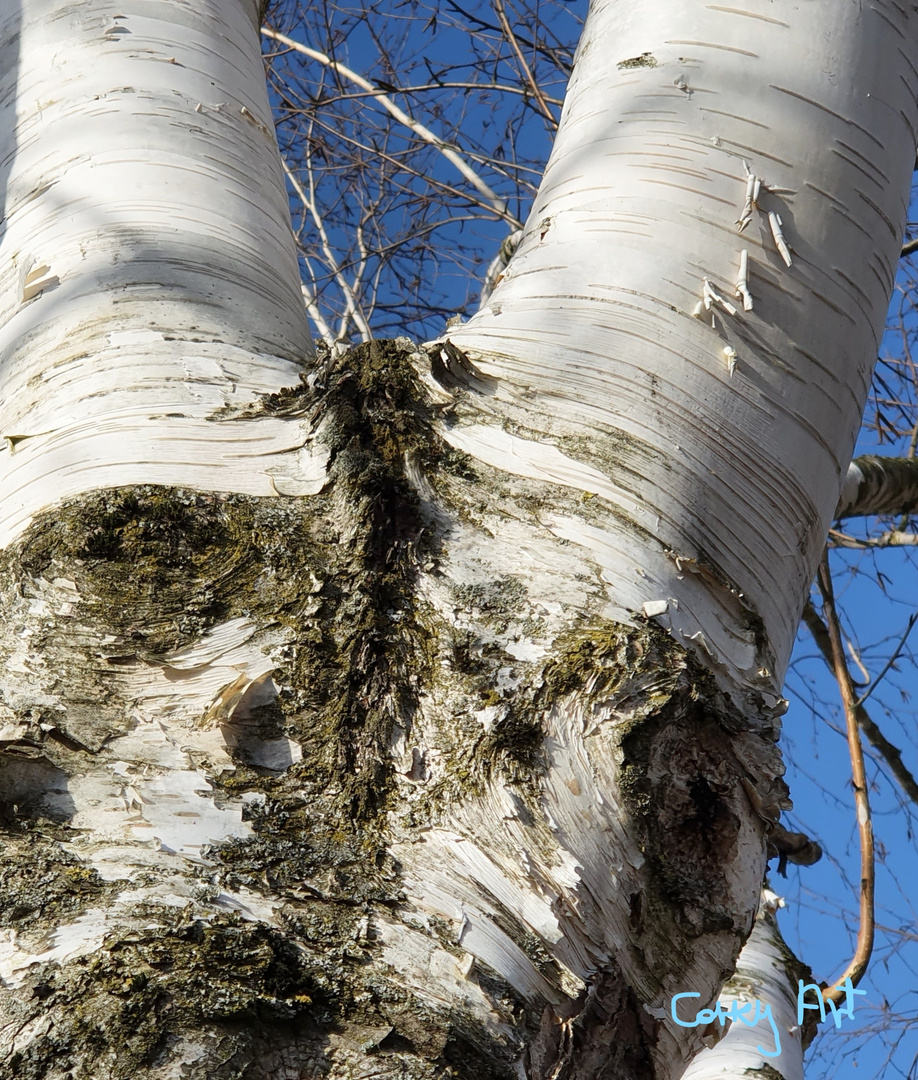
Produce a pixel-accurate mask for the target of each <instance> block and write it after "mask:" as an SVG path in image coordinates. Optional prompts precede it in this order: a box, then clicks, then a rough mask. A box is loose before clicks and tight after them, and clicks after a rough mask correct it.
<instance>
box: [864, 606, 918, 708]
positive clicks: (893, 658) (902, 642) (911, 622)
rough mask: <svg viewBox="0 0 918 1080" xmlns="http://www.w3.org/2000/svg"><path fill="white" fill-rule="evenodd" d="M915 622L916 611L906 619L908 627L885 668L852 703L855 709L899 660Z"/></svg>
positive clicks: (917, 613) (916, 617)
mask: <svg viewBox="0 0 918 1080" xmlns="http://www.w3.org/2000/svg"><path fill="white" fill-rule="evenodd" d="M916 622H918V611H916V612H913V613H912V614H911V615H909V617H908V626H906V628H905V633H904V634H903V635H902V638H901V640H900V641H899V644H898V645H897V646H896V651H895V652H894V653H893V654H892V656H891V657H890V658H889V659H888V660H887V661H886V666H885V667H884V668H883V670H882V671H881V672H880V674H879V675H877V677H876V678H875V679H874V680H873V682H872V683H871V684H870V685H869V686H868V687H867V689H866V690H865V691H864V692H863V694H861V696H860V697H859V698H858V699H857V701H855V703H854V707H855V708H857V707H858V706H860V705H863V704H864V702H865V701H866V700H867V698H869V697H870V695H871V694H872V693H873V692H874V690H876V688H877V686H878V684H879V682H880V680H881V679H882V678H883V676H884V675H885V674H886V672H887V671H889V669H890V668H891V667H892V666H893V664H894V663H895V662H896V661H897V660H898V659H899V653H900V652H902V650H903V649H904V648H905V643H906V641H908V635H909V634H910V633H911V632H912V627H913V626H914V625H915V623H916Z"/></svg>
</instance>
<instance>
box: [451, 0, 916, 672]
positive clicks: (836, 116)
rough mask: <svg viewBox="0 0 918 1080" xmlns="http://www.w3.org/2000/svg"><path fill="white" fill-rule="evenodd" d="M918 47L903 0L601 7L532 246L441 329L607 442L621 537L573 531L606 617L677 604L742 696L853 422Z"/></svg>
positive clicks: (773, 654) (906, 136)
mask: <svg viewBox="0 0 918 1080" xmlns="http://www.w3.org/2000/svg"><path fill="white" fill-rule="evenodd" d="M916 33H918V31H916V20H915V14H914V12H913V11H912V10H911V8H908V9H906V8H904V7H901V6H900V5H898V4H895V3H891V2H889V0H881V2H878V3H875V4H871V5H869V7H867V8H865V7H864V6H863V5H860V4H842V5H838V6H837V7H833V9H832V11H831V13H827V11H826V10H825V8H823V7H821V6H820V5H818V4H813V3H805V4H785V3H777V4H776V3H773V2H771V0H754V2H750V3H743V4H741V5H738V6H729V5H728V6H721V5H706V4H701V3H673V4H665V3H664V4H654V5H649V4H647V5H634V4H631V3H628V2H626V0H608V2H605V3H599V4H594V5H592V7H591V13H590V17H589V20H588V22H587V25H586V27H585V30H584V34H583V38H582V41H581V44H580V48H579V53H578V57H577V63H576V67H575V71H574V75H573V77H572V79H571V82H570V85H569V88H568V94H567V97H566V100H565V109H564V115H563V119H562V124H561V129H560V131H559V133H558V138H557V140H556V143H555V147H554V150H553V152H552V155H551V159H550V161H549V164H548V167H547V169H546V172H545V177H544V180H543V183H542V186H541V189H540V191H539V195H538V197H537V199H536V202H535V206H534V207H533V210H532V213H531V215H530V217H529V221H528V223H527V225H526V229H525V233H524V237H523V240H522V243H521V244H520V247H519V248H518V250H517V253H516V255H515V256H514V258H513V260H512V262H511V264H510V266H509V267H508V268H507V269H506V270H505V271H504V274H503V279H502V280H501V282H500V283H499V285H498V286H497V288H495V290H494V292H493V293H492V294H491V296H490V297H489V298H488V301H487V303H486V305H485V306H484V308H483V309H482V310H481V311H480V312H479V313H478V314H477V315H476V316H475V317H474V318H473V319H472V320H471V321H470V322H469V323H468V324H466V325H465V326H463V327H461V328H459V329H455V330H452V331H450V339H451V340H452V341H454V342H455V343H456V344H457V345H459V346H460V347H461V348H463V349H466V350H467V351H469V352H470V354H471V355H472V356H473V357H479V356H480V358H481V360H482V363H483V366H484V369H485V370H486V371H487V372H488V373H490V374H492V375H494V376H496V377H497V378H498V379H499V380H500V381H501V383H502V384H503V385H504V386H506V387H507V388H508V392H509V387H513V389H514V390H515V392H517V393H520V394H525V395H526V397H527V404H528V407H529V408H530V410H532V411H533V412H534V411H535V410H539V411H540V412H541V413H542V414H543V415H544V416H545V417H546V419H547V422H551V423H552V424H553V426H554V427H555V429H556V430H557V431H558V435H559V437H561V438H563V437H564V436H566V435H568V433H569V432H570V431H571V430H572V429H573V430H577V431H582V430H583V428H584V424H585V425H586V426H587V427H588V428H589V430H591V431H592V432H594V435H595V437H594V438H593V440H592V441H591V443H590V446H589V454H588V455H586V454H584V455H580V456H581V457H585V458H586V459H587V460H589V461H590V463H591V464H594V465H596V467H597V468H598V469H599V470H600V471H601V472H603V473H604V474H605V475H606V477H607V478H608V479H607V484H606V487H605V489H604V490H603V491H602V492H601V494H602V496H603V499H604V501H607V502H608V503H610V504H612V505H614V506H615V508H616V511H617V514H618V516H619V518H620V521H619V524H618V525H617V527H615V528H614V529H612V530H605V531H604V532H603V534H602V539H601V540H600V539H599V538H598V537H597V538H589V537H582V538H581V539H582V541H583V542H584V543H585V544H586V545H587V546H588V547H590V548H591V549H592V550H593V551H594V552H595V553H596V558H597V559H599V560H600V561H601V562H603V563H604V564H605V567H606V574H607V576H608V579H609V581H610V585H611V592H612V593H613V595H614V597H615V599H616V601H617V602H618V603H619V604H620V605H621V607H622V608H625V609H630V610H640V608H641V606H642V605H643V604H644V603H646V602H648V601H649V602H651V603H662V602H667V603H668V601H669V600H670V598H676V599H678V601H679V607H678V608H676V607H675V606H674V605H672V604H668V607H667V609H666V611H665V613H664V614H662V615H658V616H656V617H657V618H658V619H659V621H660V623H661V624H662V625H665V626H669V627H671V628H672V631H673V632H674V633H675V634H676V636H677V637H678V638H679V639H680V640H682V641H684V642H686V643H689V642H694V644H695V647H696V648H698V647H699V646H700V648H701V649H702V651H705V652H707V653H708V655H709V656H710V661H711V663H712V665H714V666H717V667H721V668H723V669H724V670H725V671H726V672H727V673H728V674H729V676H730V677H731V678H733V679H735V680H737V682H738V683H740V684H741V685H742V684H745V686H747V687H748V688H749V689H753V688H754V689H757V690H758V689H767V688H768V687H769V686H771V687H772V688H776V687H778V686H780V682H781V680H782V678H783V673H784V669H785V666H786V664H787V660H788V657H789V655H790V649H791V646H792V643H793V638H794V633H795V629H796V625H797V619H798V616H799V612H800V608H801V606H802V603H803V598H804V596H805V593H806V590H807V588H808V587H809V584H810V581H811V580H812V576H813V573H814V568H815V565H816V560H817V558H818V555H819V551H820V550H821V546H822V541H823V537H824V535H825V528H826V526H827V525H828V523H829V521H830V519H831V516H832V513H833V511H834V510H835V504H836V500H837V497H838V491H839V484H840V479H841V477H842V476H843V475H844V471H845V469H846V467H847V464H848V460H849V458H850V454H851V450H852V447H853V445H854V439H855V435H856V433H857V429H858V426H859V423H860V417H861V412H862V409H863V405H864V401H865V397H866V393H867V388H868V384H869V381H870V374H871V371H872V367H873V363H874V361H875V358H876V351H877V344H878V341H879V335H880V333H881V331H882V327H883V322H884V316H885V314H886V309H887V302H888V297H889V294H890V290H891V288H892V283H893V275H894V270H895V265H896V261H897V258H898V254H899V250H900V247H901V243H900V241H901V238H902V234H903V227H904V222H905V215H906V198H907V194H908V190H909V187H908V178H909V177H910V175H911V172H912V168H913V165H914V144H915V95H916V89H918V75H916V69H915V56H916V52H915V46H916ZM749 174H752V175H753V176H754V177H755V178H756V181H761V183H760V185H759V188H758V190H759V195H758V200H757V204H755V205H749V204H748V203H747V187H748V184H749V180H748V176H749ZM753 183H755V182H753ZM772 215H777V218H780V220H781V222H782V223H783V224H782V225H781V226H780V235H781V236H782V237H783V241H784V243H785V245H786V253H787V256H788V258H789V260H790V262H791V265H787V263H786V261H785V258H784V256H783V255H782V253H781V251H780V249H779V244H778V243H776V237H775V233H774V231H773V229H772V221H773V220H774V219H773V218H772ZM744 217H745V218H747V219H748V223H747V224H746V226H745V228H743V230H742V231H740V229H739V227H738V223H739V222H741V221H742V220H743V218H744ZM744 252H745V256H744ZM744 258H745V266H746V273H745V281H746V284H747V292H748V295H749V298H750V299H751V302H752V304H753V307H752V310H748V311H747V310H744V304H743V297H742V295H740V294H738V292H737V289H736V283H737V281H738V279H739V278H740V277H741V268H742V265H743V260H744ZM705 281H707V282H708V283H709V290H708V292H707V298H708V300H707V303H709V304H710V306H706V298H705V292H706V290H705ZM711 290H713V292H712V291H711ZM715 297H720V298H721V299H719V300H718V299H716V298H715ZM699 304H701V310H700V311H699V310H698V306H699ZM696 313H697V317H693V316H694V315H695V314H696ZM473 438H474V436H472V435H470V436H468V439H467V445H466V448H467V449H468V448H469V446H471V445H472V440H473ZM481 441H482V443H483V444H487V442H488V439H487V436H486V435H484V434H482V435H481ZM589 490H595V489H594V488H590V489H589ZM558 528H559V530H561V529H563V528H564V526H563V525H559V526H558ZM631 551H633V552H635V555H634V556H633V557H632V558H631V559H630V560H628V559H627V557H624V558H623V557H621V556H626V554H627V553H628V552H631ZM638 551H639V552H640V555H638V554H637V552H638ZM613 552H614V554H613ZM687 581H689V582H694V584H695V588H694V589H690V588H689V587H688V586H687V585H686V582H687ZM738 607H745V608H746V609H747V610H748V612H749V614H750V619H749V621H748V626H747V629H746V632H745V633H739V632H738V624H739V622H740V620H739V619H738V618H737V608H738ZM759 629H761V630H764V639H765V641H766V642H767V645H766V646H765V647H764V648H763V645H762V641H761V635H759V640H757V633H758V631H759Z"/></svg>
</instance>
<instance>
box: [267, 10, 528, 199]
mask: <svg viewBox="0 0 918 1080" xmlns="http://www.w3.org/2000/svg"><path fill="white" fill-rule="evenodd" d="M261 32H262V34H264V36H265V37H269V38H272V39H273V40H274V41H279V42H280V43H281V44H282V45H286V46H287V47H288V48H289V49H294V50H295V51H296V52H299V53H302V54H303V55H304V56H308V57H309V58H310V59H312V60H318V62H319V63H320V64H325V66H326V67H329V68H331V70H332V71H335V72H337V73H338V74H339V75H341V76H343V77H344V78H345V79H349V80H350V81H351V82H352V83H355V84H356V85H357V86H359V87H360V88H361V89H362V90H365V91H366V92H367V93H368V94H369V95H370V96H371V97H372V98H373V99H374V100H375V101H378V102H379V104H380V105H382V107H383V108H384V109H385V110H386V111H387V112H388V113H390V114H391V115H392V116H394V117H395V119H396V120H398V121H399V123H401V124H404V125H405V127H407V128H409V129H410V130H411V131H413V132H414V133H415V135H417V136H418V137H419V138H421V139H423V140H424V142H426V143H430V145H431V146H435V147H436V148H437V149H438V150H439V151H440V153H441V154H442V155H443V156H444V157H445V158H446V159H447V161H449V162H450V163H451V164H452V165H453V166H455V168H456V169H458V170H459V172H460V173H461V174H462V175H463V176H464V177H465V178H466V180H468V182H469V183H470V184H471V185H472V187H474V188H475V190H476V191H478V192H480V193H481V195H482V196H483V197H484V198H485V199H486V200H487V202H488V203H490V205H491V207H492V209H494V210H496V211H497V213H498V215H499V216H500V217H504V216H505V215H506V212H507V203H506V200H504V199H502V198H501V197H500V196H499V195H498V194H497V193H496V192H494V191H492V189H491V188H490V187H488V185H487V184H486V183H485V182H484V180H482V178H481V177H480V176H479V175H478V173H477V172H475V170H474V169H473V168H472V167H471V166H470V165H469V164H468V162H467V161H465V160H464V159H463V157H462V155H461V154H459V153H457V152H456V151H455V150H454V149H453V148H452V147H451V146H449V145H448V144H447V143H446V141H445V140H444V139H441V138H440V137H439V135H435V134H434V133H433V132H432V131H431V130H430V128H427V127H425V126H424V125H423V124H422V123H420V121H418V120H415V119H414V117H413V116H409V115H408V113H406V112H405V110H404V109H400V108H399V107H398V105H396V104H395V102H394V101H393V100H392V99H391V98H390V97H389V95H388V94H387V93H385V92H384V91H383V90H380V89H379V88H378V87H375V86H374V85H373V84H372V83H371V82H368V81H367V80H366V79H365V78H364V77H363V76H362V75H358V74H357V72H356V71H353V70H351V68H349V67H347V65H346V64H342V63H341V62H340V61H339V60H333V59H332V58H331V57H330V56H326V55H325V53H323V52H319V50H318V49H310V48H309V47H308V46H306V45H301V44H300V43H299V42H298V41H294V40H293V38H289V37H287V35H286V34H281V33H278V31H277V30H269V29H268V27H266V26H263V27H262V28H261Z"/></svg>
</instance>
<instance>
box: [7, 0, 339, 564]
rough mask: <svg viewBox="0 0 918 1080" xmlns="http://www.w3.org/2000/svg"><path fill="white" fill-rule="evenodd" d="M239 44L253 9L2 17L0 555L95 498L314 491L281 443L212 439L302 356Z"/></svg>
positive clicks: (252, 60)
mask: <svg viewBox="0 0 918 1080" xmlns="http://www.w3.org/2000/svg"><path fill="white" fill-rule="evenodd" d="M253 26H254V27H256V29H257V6H256V3H255V0H247V2H244V3H243V2H241V0H239V2H234V3H230V4H222V3H204V4H198V5H184V4H175V3H167V4H162V5H154V4H145V3H136V4H133V5H131V4H127V5H124V4H115V3H97V4H96V3H94V4H91V5H84V6H73V5H70V6H67V5H61V4H60V3H57V2H56V0H45V2H41V0H27V2H25V3H23V4H22V5H21V9H20V5H19V4H18V3H14V4H4V5H3V10H2V11H0V32H2V35H3V41H4V42H5V48H4V62H3V70H2V79H3V83H2V87H0V94H2V112H0V129H2V131H3V133H4V145H5V146H6V147H8V148H9V150H8V152H7V157H6V159H5V165H4V169H3V173H4V175H3V187H4V214H5V218H4V222H3V235H2V240H0V266H2V270H0V323H2V326H3V330H2V337H0V349H2V351H3V385H4V393H3V404H2V407H0V434H2V435H3V437H4V439H5V444H4V445H3V447H2V449H0V504H2V507H3V511H2V515H0V541H2V542H3V543H8V542H9V541H10V540H11V539H12V538H13V537H15V536H16V535H18V534H19V533H20V532H21V531H22V529H23V528H25V526H26V525H27V524H28V522H29V520H30V518H31V516H32V514H33V513H34V512H35V511H36V510H38V509H40V508H41V507H43V506H47V505H49V504H51V503H53V502H55V501H56V500H58V499H60V498H62V497H68V496H71V495H76V494H78V493H79V492H82V491H87V490H91V489H92V488H95V487H105V486H110V485H114V484H121V483H144V482H149V483H160V484H173V483H181V484H184V485H187V486H191V487H197V488H200V489H203V490H214V491H240V492H243V491H244V492H249V493H251V494H261V495H270V494H273V493H275V491H276V490H285V491H286V490H290V491H295V490H303V491H308V490H316V479H317V476H318V473H317V472H316V470H315V469H311V468H310V466H309V458H308V454H304V455H303V457H304V460H305V461H306V471H305V473H304V474H303V478H301V477H300V473H301V471H302V470H301V469H300V467H299V464H298V462H297V454H296V451H297V450H298V448H299V446H300V445H301V444H302V441H303V440H302V438H298V432H297V430H296V428H295V426H294V425H289V424H287V425H279V424H277V423H274V422H271V421H261V422H260V423H258V424H251V425H249V426H248V431H247V434H246V439H245V446H244V448H243V447H242V446H241V445H240V441H239V439H238V437H237V434H236V432H235V431H234V430H233V425H232V424H231V423H229V424H215V423H213V417H214V414H215V413H218V412H219V411H220V410H221V409H224V408H226V409H230V408H233V407H242V406H244V405H245V404H247V403H248V402H250V401H252V400H253V399H254V398H255V397H256V396H257V395H260V394H264V393H272V392H274V391H276V390H279V389H280V388H281V387H282V386H287V385H290V384H291V383H293V382H295V381H296V378H297V375H298V373H299V371H300V370H301V365H302V363H303V362H304V361H305V360H306V358H307V357H308V356H309V355H310V351H311V342H310V336H309V329H308V326H307V322H306V313H305V309H304V307H303V302H302V295H301V293H300V287H299V280H298V278H299V275H298V273H297V264H296V256H295V253H294V247H293V240H292V237H291V234H290V225H289V220H290V219H289V212H288V209H287V204H286V198H285V193H284V184H283V180H282V176H281V168H280V161H279V158H278V153H277V145H276V142H275V139H274V130H273V124H272V120H271V111H270V108H269V106H268V99H267V93H266V89H265V81H264V77H263V73H262V62H261V54H260V51H259V48H258V39H257V37H255V38H253ZM50 357H53V362H52V363H49V358H50ZM151 418H156V420H157V422H156V423H150V419H151ZM202 447H207V450H208V452H207V453H202ZM284 451H291V453H290V454H288V455H287V457H283V456H281V455H282V454H283V452H284ZM269 455H273V456H269ZM259 458H261V459H262V460H261V461H260V462H259ZM288 460H289V461H290V463H291V464H290V468H289V469H287V472H289V473H290V477H289V478H285V479H283V480H282V479H278V480H276V481H275V480H272V475H277V476H278V477H281V476H283V475H284V472H285V467H284V465H283V464H281V463H282V462H286V461H288ZM298 481H299V488H298V487H297V482H298Z"/></svg>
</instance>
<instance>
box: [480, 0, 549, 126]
mask: <svg viewBox="0 0 918 1080" xmlns="http://www.w3.org/2000/svg"><path fill="white" fill-rule="evenodd" d="M494 10H495V11H496V12H497V18H498V19H499V20H500V25H501V29H502V30H503V32H504V36H505V37H506V38H507V41H508V42H509V43H510V48H511V49H513V51H514V52H515V53H516V58H517V60H519V63H520V70H521V71H522V73H523V77H524V78H525V79H526V82H528V83H529V85H530V86H531V87H532V93H533V95H534V96H535V99H536V101H537V102H538V103H539V108H540V109H541V110H542V112H543V113H544V114H545V117H546V119H547V120H548V122H549V123H550V124H551V126H552V129H553V130H557V128H558V121H557V120H556V119H555V116H554V113H553V112H552V111H551V109H549V107H548V102H547V101H546V100H545V94H544V93H543V92H542V87H541V86H539V84H538V82H537V81H536V77H535V75H533V73H532V69H531V68H530V66H529V65H528V64H527V63H526V57H525V56H523V50H522V49H521V48H520V43H519V42H518V41H517V40H516V34H514V33H513V27H512V26H511V25H510V20H509V19H508V18H507V15H506V13H505V12H504V4H503V0H494Z"/></svg>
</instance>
